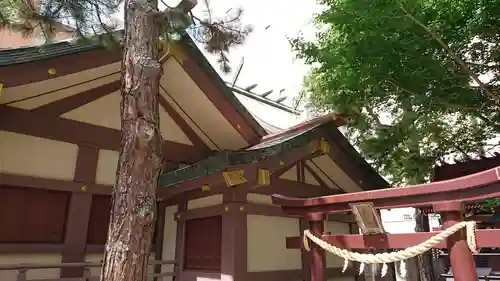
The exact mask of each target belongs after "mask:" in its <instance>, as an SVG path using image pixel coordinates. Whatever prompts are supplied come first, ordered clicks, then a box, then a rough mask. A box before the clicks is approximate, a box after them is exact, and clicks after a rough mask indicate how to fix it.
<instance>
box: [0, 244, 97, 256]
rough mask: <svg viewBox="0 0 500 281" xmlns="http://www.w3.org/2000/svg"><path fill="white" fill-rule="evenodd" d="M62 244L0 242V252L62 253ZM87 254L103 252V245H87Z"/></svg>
mask: <svg viewBox="0 0 500 281" xmlns="http://www.w3.org/2000/svg"><path fill="white" fill-rule="evenodd" d="M62 252H64V244H45V243H0V254H33V253H62ZM85 252H86V253H87V254H100V253H104V245H90V244H89V245H87V247H86V248H85Z"/></svg>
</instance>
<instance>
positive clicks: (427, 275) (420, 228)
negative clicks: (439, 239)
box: [415, 208, 434, 281]
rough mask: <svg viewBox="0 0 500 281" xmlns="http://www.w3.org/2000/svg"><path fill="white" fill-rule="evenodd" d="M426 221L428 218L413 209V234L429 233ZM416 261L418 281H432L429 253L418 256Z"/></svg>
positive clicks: (430, 256) (432, 274)
mask: <svg viewBox="0 0 500 281" xmlns="http://www.w3.org/2000/svg"><path fill="white" fill-rule="evenodd" d="M428 219H429V218H428V217H427V216H426V215H425V214H424V213H423V212H422V211H421V210H420V209H418V208H415V232H428V231H430V229H429V222H428ZM426 220H427V221H426ZM416 259H417V265H418V268H419V273H420V281H434V272H433V266H432V254H431V252H430V251H428V252H426V253H424V254H422V255H419V256H417V258H416Z"/></svg>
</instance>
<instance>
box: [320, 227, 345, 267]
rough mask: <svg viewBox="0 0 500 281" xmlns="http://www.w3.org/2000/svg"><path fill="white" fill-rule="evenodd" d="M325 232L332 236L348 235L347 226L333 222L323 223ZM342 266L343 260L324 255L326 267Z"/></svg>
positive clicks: (328, 254)
mask: <svg viewBox="0 0 500 281" xmlns="http://www.w3.org/2000/svg"><path fill="white" fill-rule="evenodd" d="M325 232H330V233H331V234H332V235H335V234H350V231H349V224H347V223H340V222H333V221H325ZM343 265H344V260H343V259H341V258H339V257H337V256H335V255H332V254H330V253H326V267H342V266H343Z"/></svg>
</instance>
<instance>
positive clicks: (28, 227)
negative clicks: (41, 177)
mask: <svg viewBox="0 0 500 281" xmlns="http://www.w3.org/2000/svg"><path fill="white" fill-rule="evenodd" d="M69 197H70V194H69V193H68V192H63V191H53V190H45V189H38V188H24V187H15V186H0V225H1V228H2V231H0V243H54V244H60V243H63V242H64V227H65V223H66V213H67V211H68V202H69Z"/></svg>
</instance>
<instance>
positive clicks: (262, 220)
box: [247, 215, 302, 272]
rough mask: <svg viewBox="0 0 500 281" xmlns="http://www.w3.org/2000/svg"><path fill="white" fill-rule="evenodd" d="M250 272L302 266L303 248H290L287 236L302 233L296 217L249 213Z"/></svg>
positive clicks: (248, 263) (248, 261)
mask: <svg viewBox="0 0 500 281" xmlns="http://www.w3.org/2000/svg"><path fill="white" fill-rule="evenodd" d="M247 231H248V234H247V235H248V236H247V242H248V257H247V266H248V271H249V272H255V271H275V270H289V269H301V268H302V261H301V254H300V251H299V250H291V249H290V250H289V249H287V248H286V245H285V238H286V237H291V236H299V220H298V219H295V218H282V217H270V216H260V215H247Z"/></svg>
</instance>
